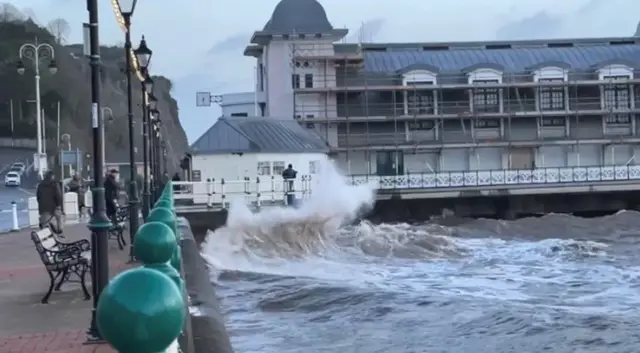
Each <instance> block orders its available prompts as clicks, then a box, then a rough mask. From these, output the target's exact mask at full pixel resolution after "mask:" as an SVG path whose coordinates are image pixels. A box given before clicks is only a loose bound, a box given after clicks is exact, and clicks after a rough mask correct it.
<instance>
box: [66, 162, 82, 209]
mask: <svg viewBox="0 0 640 353" xmlns="http://www.w3.org/2000/svg"><path fill="white" fill-rule="evenodd" d="M67 188H68V189H69V192H73V193H75V194H76V195H78V217H79V218H80V219H81V220H82V218H83V212H84V206H85V204H84V192H85V190H84V183H83V182H82V179H80V176H78V174H77V173H76V174H74V175H73V177H71V180H70V181H69V183H68V184H67Z"/></svg>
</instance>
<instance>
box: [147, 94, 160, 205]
mask: <svg viewBox="0 0 640 353" xmlns="http://www.w3.org/2000/svg"><path fill="white" fill-rule="evenodd" d="M148 103H149V105H148V106H147V126H148V128H147V131H148V133H147V139H148V140H147V141H148V148H147V156H148V157H149V174H150V175H153V178H154V180H155V178H157V175H156V174H155V171H154V169H153V168H154V164H153V162H154V161H153V156H154V150H153V149H154V146H155V140H154V139H153V132H154V128H153V117H154V114H155V112H156V111H157V110H158V99H157V98H156V97H155V96H154V95H153V94H150V95H149V97H148ZM149 174H147V184H146V185H147V188H148V197H149V209H151V205H153V202H155V201H154V200H155V199H154V197H153V195H154V192H155V191H154V186H153V184H152V183H151V178H149Z"/></svg>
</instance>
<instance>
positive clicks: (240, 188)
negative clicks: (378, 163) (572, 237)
mask: <svg viewBox="0 0 640 353" xmlns="http://www.w3.org/2000/svg"><path fill="white" fill-rule="evenodd" d="M345 179H346V181H347V183H348V184H351V185H361V184H371V185H372V186H373V187H374V188H376V189H378V190H410V189H426V190H434V191H435V190H442V189H447V188H456V189H460V188H462V189H465V188H469V189H478V188H483V187H488V186H504V187H505V188H519V187H530V186H541V187H544V186H548V187H561V186H568V185H569V184H571V183H582V184H583V183H594V184H595V183H606V182H621V181H639V182H640V166H636V165H620V166H590V167H558V168H536V169H502V170H475V171H460V172H434V173H414V174H405V175H395V176H378V175H349V176H347V177H345ZM320 182H321V180H319V179H314V178H313V177H312V176H311V175H304V176H302V177H301V178H299V179H296V180H295V181H294V188H293V190H294V191H292V192H291V193H293V194H294V195H296V197H297V198H302V199H304V198H309V197H311V195H313V189H314V187H316V186H317V185H318V183H320ZM174 186H176V188H174V197H175V199H176V200H183V201H189V202H190V203H193V204H194V205H207V206H208V207H222V208H226V207H228V206H229V203H230V202H231V201H232V200H234V199H237V198H241V199H244V200H245V202H247V203H251V204H253V205H256V206H262V205H279V204H286V195H287V186H286V183H285V181H284V180H283V179H282V178H280V177H257V178H243V179H238V180H229V179H208V180H207V181H202V182H184V181H183V182H174Z"/></svg>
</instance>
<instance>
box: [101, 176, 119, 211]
mask: <svg viewBox="0 0 640 353" xmlns="http://www.w3.org/2000/svg"><path fill="white" fill-rule="evenodd" d="M117 175H118V171H117V170H115V169H111V170H110V171H109V174H107V177H106V178H105V180H104V197H105V202H106V206H107V217H109V219H113V218H114V217H115V216H116V213H117V212H118V197H119V195H118V194H119V187H118V181H117V180H116V178H117Z"/></svg>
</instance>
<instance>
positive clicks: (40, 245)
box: [31, 227, 91, 304]
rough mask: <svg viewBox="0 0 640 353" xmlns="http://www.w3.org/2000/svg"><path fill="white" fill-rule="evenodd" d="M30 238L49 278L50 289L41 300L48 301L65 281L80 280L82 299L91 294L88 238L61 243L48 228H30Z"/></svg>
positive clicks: (45, 302) (87, 297)
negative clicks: (89, 286) (31, 229)
mask: <svg viewBox="0 0 640 353" xmlns="http://www.w3.org/2000/svg"><path fill="white" fill-rule="evenodd" d="M31 240H32V241H33V243H34V244H35V246H36V250H37V251H38V254H39V255H40V260H42V264H43V265H44V267H45V269H46V270H47V273H48V274H49V278H50V280H51V283H50V285H49V290H48V291H47V294H45V296H44V297H43V298H42V300H41V303H42V304H47V303H48V302H49V297H50V296H51V293H52V292H53V290H54V289H55V290H56V291H59V290H60V289H61V288H62V285H63V284H64V283H65V282H80V285H81V287H82V292H83V294H84V299H85V300H89V299H90V298H91V295H90V294H89V291H88V290H87V285H86V275H87V272H89V271H90V269H91V265H90V263H91V244H90V243H89V241H88V240H86V239H82V240H78V241H74V242H62V241H60V240H59V239H58V238H57V236H56V234H55V233H53V232H52V231H51V228H49V227H44V228H43V229H40V230H34V231H32V232H31ZM72 275H75V277H77V280H72V279H71V276H72Z"/></svg>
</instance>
